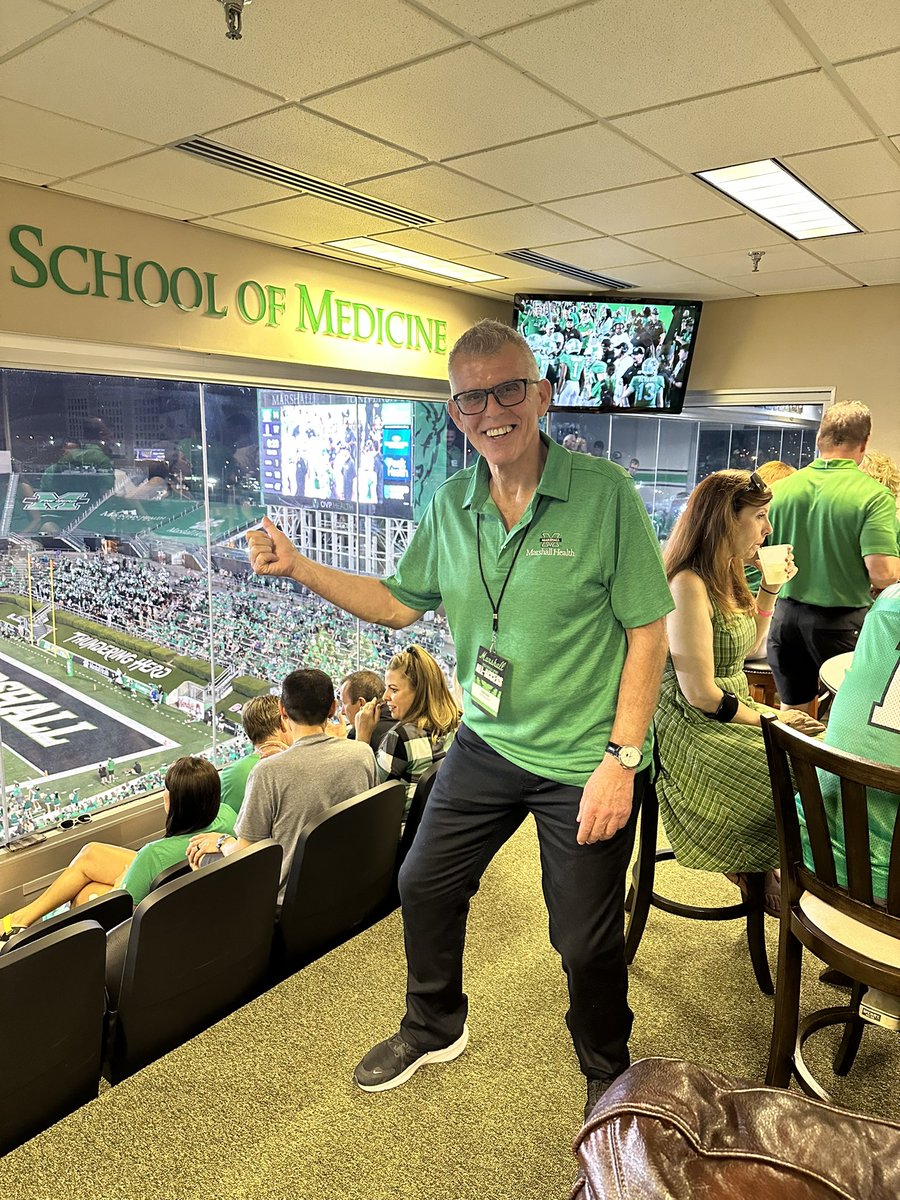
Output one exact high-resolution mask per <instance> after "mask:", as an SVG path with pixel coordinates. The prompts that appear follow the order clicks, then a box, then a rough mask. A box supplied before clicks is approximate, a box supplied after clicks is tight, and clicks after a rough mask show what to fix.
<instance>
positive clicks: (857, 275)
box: [841, 257, 900, 284]
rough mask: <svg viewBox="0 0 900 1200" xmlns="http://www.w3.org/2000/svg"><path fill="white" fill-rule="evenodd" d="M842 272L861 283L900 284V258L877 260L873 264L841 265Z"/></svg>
mask: <svg viewBox="0 0 900 1200" xmlns="http://www.w3.org/2000/svg"><path fill="white" fill-rule="evenodd" d="M841 270H842V271H846V272H847V274H848V275H852V276H853V278H854V279H858V280H860V282H861V283H869V284H881V283H900V257H898V258H877V259H875V260H874V261H872V262H862V263H841Z"/></svg>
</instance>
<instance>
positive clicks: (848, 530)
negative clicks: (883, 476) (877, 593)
mask: <svg viewBox="0 0 900 1200" xmlns="http://www.w3.org/2000/svg"><path fill="white" fill-rule="evenodd" d="M769 521H770V522H771V524H772V533H771V534H770V535H769V538H768V541H767V544H768V545H770V546H779V545H783V544H789V545H791V546H793V548H794V561H795V562H796V563H797V574H796V575H795V576H794V578H793V579H790V580H788V582H787V583H786V584H784V586H783V587H782V589H781V593H780V594H781V595H782V596H783V597H787V598H788V599H790V600H799V601H801V602H802V603H803V604H815V605H818V606H820V607H822V608H867V607H868V606H869V605H870V604H871V603H872V596H871V593H870V591H869V586H870V581H869V576H868V574H867V572H866V564H865V562H864V561H863V559H864V557H865V556H866V555H868V554H889V555H895V554H896V553H897V515H896V507H895V504H894V498H893V496H891V494H890V492H889V491H888V490H887V488H885V487H883V486H882V485H881V484H880V483H877V482H876V481H875V480H874V479H871V478H870V477H869V476H868V475H866V473H865V472H864V471H861V470H860V469H859V467H858V466H857V465H856V463H855V462H854V461H853V460H852V459H849V458H828V459H824V458H817V459H815V460H814V461H813V462H811V463H810V464H809V466H808V467H804V468H803V469H802V470H800V471H797V472H796V473H795V474H793V475H791V476H789V477H788V478H787V479H784V480H782V481H781V482H780V483H779V484H778V490H777V491H776V492H775V494H774V496H773V498H772V505H771V508H770V509H769ZM848 547H852V548H853V551H854V552H853V553H848V552H847V548H848Z"/></svg>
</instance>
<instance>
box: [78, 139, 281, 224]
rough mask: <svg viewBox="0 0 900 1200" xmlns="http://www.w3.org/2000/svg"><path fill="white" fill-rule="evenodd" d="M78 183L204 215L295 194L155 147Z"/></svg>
mask: <svg viewBox="0 0 900 1200" xmlns="http://www.w3.org/2000/svg"><path fill="white" fill-rule="evenodd" d="M80 182H83V183H87V184H91V185H92V186H94V187H101V188H106V189H108V190H109V191H113V192H122V193H124V194H125V195H128V196H138V197H141V198H143V199H146V200H155V201H156V203H157V204H171V205H172V206H173V207H175V208H187V209H191V210H192V211H193V212H195V213H202V214H203V215H204V216H208V215H209V214H210V213H211V212H224V211H226V210H228V209H233V208H246V207H247V205H249V204H264V203H265V202H266V201H267V200H277V199H280V198H286V197H289V196H295V195H296V194H297V193H296V192H294V191H293V190H292V189H290V188H286V187H279V186H278V185H277V184H274V183H267V182H266V181H265V180H263V179H256V178H255V177H254V176H252V175H244V174H242V173H241V172H240V171H230V170H229V169H228V168H227V167H220V166H217V165H216V164H215V163H210V162H206V161H205V160H203V159H201V158H194V157H193V156H192V155H189V154H185V153H184V152H183V151H181V150H156V151H154V152H153V153H152V154H145V155H143V156H142V157H141V158H132V159H129V161H128V162H124V163H116V164H115V165H113V166H111V167H102V168H101V169H100V170H99V171H89V172H88V173H87V174H86V175H83V176H81V179H80Z"/></svg>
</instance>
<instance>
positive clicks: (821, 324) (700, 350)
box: [690, 285, 900, 461]
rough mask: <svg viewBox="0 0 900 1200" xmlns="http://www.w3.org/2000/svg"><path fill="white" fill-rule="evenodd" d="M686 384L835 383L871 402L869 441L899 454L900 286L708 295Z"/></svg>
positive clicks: (848, 396)
mask: <svg viewBox="0 0 900 1200" xmlns="http://www.w3.org/2000/svg"><path fill="white" fill-rule="evenodd" d="M690 386H691V389H692V390H693V389H697V390H699V391H716V390H720V389H731V388H763V389H764V388H790V387H834V388H835V389H836V393H835V398H836V399H837V400H862V401H863V403H865V404H868V405H869V407H870V408H871V410H872V440H871V443H870V444H871V446H872V447H873V449H878V450H882V451H884V452H885V453H886V454H891V455H893V457H894V458H896V459H898V461H900V286H897V285H891V286H885V287H867V288H844V289H841V290H839V291H832V292H802V293H798V294H794V295H790V296H761V297H756V298H753V299H747V300H717V301H712V302H710V303H707V304H705V305H704V306H703V316H702V319H701V321H700V332H699V336H698V339H697V349H696V351H695V357H694V364H693V368H692V370H691V382H690Z"/></svg>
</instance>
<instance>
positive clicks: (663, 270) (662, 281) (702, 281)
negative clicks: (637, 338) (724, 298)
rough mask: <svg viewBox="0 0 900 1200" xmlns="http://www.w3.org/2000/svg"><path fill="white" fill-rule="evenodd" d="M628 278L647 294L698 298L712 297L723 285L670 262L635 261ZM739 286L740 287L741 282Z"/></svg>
mask: <svg viewBox="0 0 900 1200" xmlns="http://www.w3.org/2000/svg"><path fill="white" fill-rule="evenodd" d="M628 278H629V280H630V282H631V283H633V284H634V285H635V286H636V287H639V288H641V290H642V291H643V293H644V295H646V296H658V297H661V296H665V295H667V294H668V293H670V292H671V293H672V294H677V295H679V296H687V297H695V298H696V299H698V300H703V299H705V298H710V299H711V298H712V294H713V293H714V292H718V289H719V288H721V287H722V286H723V285H722V284H721V283H720V282H718V281H716V280H711V279H706V278H705V277H704V276H703V275H699V274H698V273H697V272H696V271H689V270H688V269H687V267H682V266H679V265H678V263H669V262H654V263H635V265H634V266H633V267H629V268H628ZM726 286H727V285H726ZM737 286H738V287H740V284H738V285H737ZM745 290H746V289H745Z"/></svg>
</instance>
